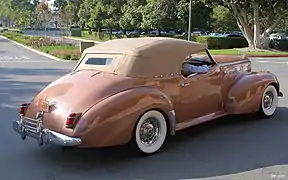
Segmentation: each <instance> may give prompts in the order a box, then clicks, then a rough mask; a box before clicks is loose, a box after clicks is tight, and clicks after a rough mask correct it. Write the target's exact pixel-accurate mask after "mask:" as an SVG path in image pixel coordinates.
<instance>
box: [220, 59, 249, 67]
mask: <svg viewBox="0 0 288 180" xmlns="http://www.w3.org/2000/svg"><path fill="white" fill-rule="evenodd" d="M250 62H251V61H250V60H249V59H246V60H240V61H235V62H227V63H219V66H231V65H238V64H243V63H250Z"/></svg>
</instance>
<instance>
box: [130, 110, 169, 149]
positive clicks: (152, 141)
mask: <svg viewBox="0 0 288 180" xmlns="http://www.w3.org/2000/svg"><path fill="white" fill-rule="evenodd" d="M166 134H167V123H166V120H165V117H164V116H163V115H162V114H161V113H160V112H158V111H155V110H151V111H148V112H146V113H145V114H143V115H142V116H141V118H140V119H139V121H138V123H137V126H136V128H135V132H134V143H135V144H136V146H137V148H138V149H139V150H140V151H141V152H142V153H144V154H153V153H155V152H157V151H158V150H159V149H160V148H161V147H162V145H163V144H164V141H165V139H166Z"/></svg>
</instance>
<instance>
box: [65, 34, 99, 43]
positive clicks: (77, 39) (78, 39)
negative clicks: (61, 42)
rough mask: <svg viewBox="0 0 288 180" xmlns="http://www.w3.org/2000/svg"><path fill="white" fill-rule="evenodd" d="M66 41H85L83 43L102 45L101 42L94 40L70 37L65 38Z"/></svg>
mask: <svg viewBox="0 0 288 180" xmlns="http://www.w3.org/2000/svg"><path fill="white" fill-rule="evenodd" d="M64 37H65V38H66V39H70V40H75V41H83V42H94V43H97V44H100V43H101V42H99V41H93V40H89V39H82V38H75V37H70V36H64Z"/></svg>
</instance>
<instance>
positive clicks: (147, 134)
mask: <svg viewBox="0 0 288 180" xmlns="http://www.w3.org/2000/svg"><path fill="white" fill-rule="evenodd" d="M159 136H160V123H159V121H158V120H157V119H155V118H148V119H146V120H145V121H144V122H143V123H142V125H141V127H140V140H141V143H142V144H144V145H147V146H151V145H153V144H155V142H156V141H157V140H158V138H159Z"/></svg>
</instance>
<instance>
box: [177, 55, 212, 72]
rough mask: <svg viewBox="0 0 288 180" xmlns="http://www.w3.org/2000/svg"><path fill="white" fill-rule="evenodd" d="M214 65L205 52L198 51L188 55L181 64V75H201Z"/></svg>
mask: <svg viewBox="0 0 288 180" xmlns="http://www.w3.org/2000/svg"><path fill="white" fill-rule="evenodd" d="M213 65H214V61H213V60H212V59H211V57H210V56H209V54H208V53H207V51H206V50H202V51H199V52H197V53H193V54H189V55H188V56H187V57H186V58H185V59H184V60H183V64H182V71H181V73H182V75H183V76H184V77H189V76H191V75H195V74H203V73H206V72H208V71H209V70H210V68H211V67H212V66H213Z"/></svg>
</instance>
